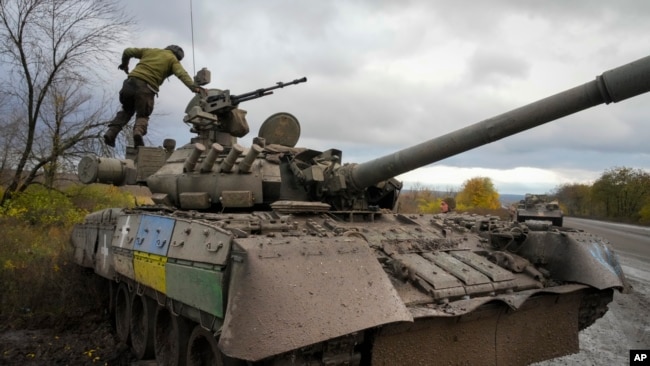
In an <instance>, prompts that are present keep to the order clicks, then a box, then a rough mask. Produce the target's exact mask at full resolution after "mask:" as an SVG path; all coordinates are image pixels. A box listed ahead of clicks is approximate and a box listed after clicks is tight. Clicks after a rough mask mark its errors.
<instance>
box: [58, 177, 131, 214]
mask: <svg viewBox="0 0 650 366" xmlns="http://www.w3.org/2000/svg"><path fill="white" fill-rule="evenodd" d="M66 193H67V194H68V196H70V199H71V201H72V202H73V203H74V205H75V206H76V207H78V208H80V209H84V210H86V211H87V212H93V211H99V210H103V209H105V208H111V207H134V206H135V204H136V201H140V200H138V199H137V198H136V197H135V196H133V195H132V194H131V193H129V192H127V191H124V190H122V189H120V188H119V187H115V186H110V185H105V184H91V185H76V186H71V187H69V188H68V189H67V190H66Z"/></svg>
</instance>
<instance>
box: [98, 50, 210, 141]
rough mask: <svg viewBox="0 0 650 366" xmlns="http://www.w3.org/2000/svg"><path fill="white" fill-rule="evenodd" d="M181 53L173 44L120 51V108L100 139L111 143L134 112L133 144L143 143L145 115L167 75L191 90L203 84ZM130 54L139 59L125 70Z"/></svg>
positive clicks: (145, 127)
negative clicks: (193, 75) (192, 74)
mask: <svg viewBox="0 0 650 366" xmlns="http://www.w3.org/2000/svg"><path fill="white" fill-rule="evenodd" d="M184 55H185V53H184V52H183V49H182V48H180V47H179V46H176V45H170V46H167V47H165V49H159V48H127V49H125V50H124V52H123V53H122V63H121V64H120V65H119V66H118V67H117V68H118V69H120V70H123V71H124V72H125V73H127V75H128V77H127V79H126V80H125V81H124V84H122V89H121V90H120V103H121V104H122V110H120V111H119V112H117V115H116V116H115V118H113V120H112V121H111V122H109V123H108V131H106V133H105V134H104V142H105V143H106V145H108V146H112V147H115V138H116V137H117V135H118V134H119V133H120V131H122V128H123V127H124V126H126V124H127V123H129V120H130V119H131V117H133V114H135V125H134V126H133V144H134V145H135V146H136V147H137V146H143V145H144V140H143V136H144V135H146V134H147V126H148V124H149V116H150V115H151V113H152V112H153V106H154V100H153V98H154V96H157V95H158V87H160V85H161V84H162V83H163V81H165V78H168V77H169V76H171V75H176V77H177V78H178V79H180V80H181V81H182V82H183V84H185V85H186V86H187V87H188V88H189V89H190V90H191V91H192V92H194V93H198V92H200V91H201V90H203V88H201V87H200V86H198V85H196V84H195V83H194V82H193V81H192V78H191V77H190V76H189V75H188V73H187V71H185V69H184V68H183V65H181V63H180V61H181V60H182V59H183V56H184ZM131 57H135V58H137V59H140V62H138V64H137V65H136V66H135V68H134V69H133V71H131V72H130V73H129V60H130V59H131Z"/></svg>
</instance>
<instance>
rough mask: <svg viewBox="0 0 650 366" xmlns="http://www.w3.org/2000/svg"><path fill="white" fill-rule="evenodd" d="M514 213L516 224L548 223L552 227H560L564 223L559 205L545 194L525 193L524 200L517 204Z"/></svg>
mask: <svg viewBox="0 0 650 366" xmlns="http://www.w3.org/2000/svg"><path fill="white" fill-rule="evenodd" d="M515 212H516V220H517V221H518V222H526V221H531V220H532V221H549V222H551V224H552V225H555V226H562V223H563V221H564V213H563V212H562V209H560V203H559V202H558V201H557V200H553V199H550V198H549V196H548V195H546V194H533V193H526V194H525V195H524V199H523V200H521V201H519V203H518V204H517V209H516V211H515Z"/></svg>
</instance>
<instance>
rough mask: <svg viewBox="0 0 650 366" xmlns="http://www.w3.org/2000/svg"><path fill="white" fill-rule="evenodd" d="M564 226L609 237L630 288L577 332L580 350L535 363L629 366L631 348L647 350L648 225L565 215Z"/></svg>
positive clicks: (649, 304) (649, 346)
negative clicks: (599, 317)
mask: <svg viewBox="0 0 650 366" xmlns="http://www.w3.org/2000/svg"><path fill="white" fill-rule="evenodd" d="M564 225H565V226H568V227H573V228H576V229H580V230H585V231H588V232H591V233H594V234H596V235H599V236H601V237H603V238H605V239H606V240H608V241H609V242H610V245H611V246H612V247H613V248H614V250H615V251H616V253H617V254H618V256H619V260H620V262H621V264H622V267H623V271H624V272H625V274H626V276H627V278H628V280H629V282H630V284H631V285H632V287H633V290H632V292H631V293H629V294H620V293H616V294H615V295H614V301H613V302H612V303H611V304H610V305H609V309H610V310H609V311H608V312H607V314H605V316H604V317H603V318H601V319H599V320H598V321H596V323H595V324H594V325H592V326H591V327H589V328H587V329H586V330H584V331H583V332H582V333H581V334H580V353H577V354H575V355H569V356H565V357H560V358H557V359H554V360H549V361H545V362H540V363H538V364H536V365H540V366H541V365H544V366H560V365H563V366H564V365H596V366H599V365H603V366H605V365H608V366H609V365H629V350H630V349H650V228H648V227H641V226H632V225H622V224H614V223H608V222H602V221H595V220H584V219H576V218H567V217H565V218H564Z"/></svg>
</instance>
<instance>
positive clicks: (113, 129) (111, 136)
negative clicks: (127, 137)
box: [104, 126, 122, 147]
mask: <svg viewBox="0 0 650 366" xmlns="http://www.w3.org/2000/svg"><path fill="white" fill-rule="evenodd" d="M120 131H122V129H121V128H120V127H119V126H110V127H109V128H108V131H106V133H105V134H104V143H105V144H106V145H108V146H110V147H115V139H116V138H117V135H118V134H119V133H120Z"/></svg>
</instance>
